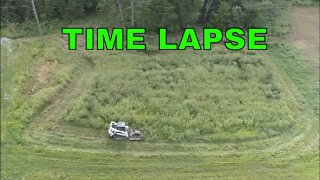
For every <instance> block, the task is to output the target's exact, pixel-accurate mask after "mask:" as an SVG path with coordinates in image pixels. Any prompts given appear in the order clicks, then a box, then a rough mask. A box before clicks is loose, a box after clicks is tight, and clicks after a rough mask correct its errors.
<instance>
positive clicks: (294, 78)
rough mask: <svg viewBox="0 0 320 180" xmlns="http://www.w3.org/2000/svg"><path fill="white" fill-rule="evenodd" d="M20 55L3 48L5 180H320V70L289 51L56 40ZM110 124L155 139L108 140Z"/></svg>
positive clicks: (32, 42) (20, 46) (19, 48)
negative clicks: (84, 44)
mask: <svg viewBox="0 0 320 180" xmlns="http://www.w3.org/2000/svg"><path fill="white" fill-rule="evenodd" d="M43 42H44V43H43ZM12 48H13V51H12V52H9V51H8V50H7V48H6V47H2V48H1V92H2V93H1V98H2V100H1V111H2V113H1V177H2V178H3V179H105V178H108V179H120V178H121V179H124V178H125V179H127V178H140V179H318V177H319V168H318V167H319V156H318V155H319V151H318V147H319V119H318V115H319V85H318V82H319V76H318V75H319V74H318V73H319V69H318V67H314V66H313V64H311V63H309V62H310V61H307V60H306V57H304V55H303V54H302V52H300V51H298V50H296V49H295V47H293V46H291V45H289V43H287V44H286V43H280V44H275V45H270V47H269V50H268V51H266V52H247V51H242V52H236V53H231V52H229V51H227V50H225V49H223V48H222V47H220V46H217V47H216V48H215V49H214V50H213V51H191V50H190V51H184V52H176V51H175V52H173V51H161V52H159V51H147V52H133V51H108V52H96V51H93V52H85V51H81V50H79V51H76V52H70V51H68V50H67V47H66V46H65V40H64V39H62V38H61V36H60V35H47V36H44V37H43V41H41V39H40V37H33V38H25V39H16V40H15V41H14V43H13V47H12ZM5 94H6V95H5ZM4 96H6V97H9V98H5V97H4ZM4 99H5V100H4ZM112 120H116V121H118V120H125V121H126V122H128V123H129V125H130V126H132V127H135V128H139V129H142V131H143V132H144V134H145V137H146V139H145V141H143V142H123V141H120V142H119V141H112V140H110V139H109V138H108V137H107V136H106V131H105V124H106V123H108V122H110V121H112Z"/></svg>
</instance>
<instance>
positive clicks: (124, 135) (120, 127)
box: [107, 121, 143, 141]
mask: <svg viewBox="0 0 320 180" xmlns="http://www.w3.org/2000/svg"><path fill="white" fill-rule="evenodd" d="M107 131H108V134H109V136H110V137H111V138H112V139H115V140H130V141H141V140H142V138H143V135H142V133H141V132H140V131H137V130H133V129H130V128H129V126H127V125H126V123H125V122H118V123H116V122H114V121H112V122H111V123H110V125H109V127H108V129H107Z"/></svg>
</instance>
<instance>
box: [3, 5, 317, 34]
mask: <svg viewBox="0 0 320 180" xmlns="http://www.w3.org/2000/svg"><path fill="white" fill-rule="evenodd" d="M291 1H292V0H284V1H279V0H181V1H180V0H179V1H170V0H34V5H35V7H36V11H37V14H38V16H39V19H40V21H41V22H48V21H51V20H74V19H79V18H84V17H87V16H92V15H93V16H96V15H101V16H106V17H113V18H112V20H113V21H115V22H116V23H117V24H118V25H120V26H124V27H132V26H137V27H146V28H148V29H150V30H155V29H157V28H158V27H167V28H168V29H169V30H170V31H179V30H181V29H183V28H185V27H188V26H191V25H194V24H200V25H204V26H215V27H219V28H222V29H226V28H228V27H230V26H237V27H243V28H245V27H252V26H266V25H268V22H269V21H271V20H272V19H273V18H274V17H276V16H277V15H278V14H277V13H278V12H280V10H281V9H283V8H284V7H287V4H288V3H289V2H291ZM314 2H317V0H314ZM33 12H34V11H33V6H32V1H31V0H1V24H2V25H6V24H8V23H10V24H13V23H22V22H27V21H34V13H33ZM114 17H116V18H114Z"/></svg>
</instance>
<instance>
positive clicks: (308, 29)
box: [291, 7, 319, 67]
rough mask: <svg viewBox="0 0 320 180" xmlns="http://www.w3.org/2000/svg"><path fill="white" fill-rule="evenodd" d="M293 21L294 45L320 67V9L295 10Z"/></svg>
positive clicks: (292, 12)
mask: <svg viewBox="0 0 320 180" xmlns="http://www.w3.org/2000/svg"><path fill="white" fill-rule="evenodd" d="M291 19H292V30H293V33H292V39H293V42H294V45H295V46H296V47H297V48H298V49H300V50H302V51H303V52H304V53H305V54H306V55H307V57H308V59H310V61H311V62H312V63H313V64H315V65H316V66H318V67H319V8H315V7H312V8H294V9H293V10H292V11H291Z"/></svg>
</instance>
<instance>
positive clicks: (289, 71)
mask: <svg viewBox="0 0 320 180" xmlns="http://www.w3.org/2000/svg"><path fill="white" fill-rule="evenodd" d="M53 38H55V37H53ZM286 48H287V50H290V51H289V54H292V53H294V54H295V55H294V56H290V60H289V58H288V60H286V59H285V58H286V57H287V54H286V52H287V51H283V49H285V50H286ZM292 49H293V48H292V47H290V46H289V47H288V46H281V50H279V47H275V48H274V49H271V51H270V54H265V55H264V56H265V59H266V63H267V66H269V67H270V68H271V69H272V71H273V72H274V74H275V77H276V78H277V80H278V81H280V82H281V83H282V88H283V91H282V93H283V94H284V95H285V97H286V99H287V102H290V103H288V106H289V108H290V109H292V110H294V111H295V118H297V124H298V127H296V129H292V131H288V132H286V133H285V134H283V135H281V136H276V137H274V138H271V139H264V140H254V141H245V142H235V143H232V142H228V143H157V142H142V143H127V142H113V141H110V140H108V139H107V138H106V135H105V131H104V130H103V129H101V130H94V129H91V128H82V127H77V126H72V125H61V124H59V123H57V120H58V118H59V116H58V115H59V114H60V113H61V111H62V110H63V109H65V108H67V107H68V106H69V105H70V104H71V103H72V102H69V101H68V99H76V98H77V97H78V96H79V95H80V94H81V93H82V90H83V89H86V88H88V87H87V86H88V85H89V84H90V83H89V82H90V77H91V76H92V72H91V70H92V69H91V68H92V67H91V64H90V62H87V60H86V59H85V58H81V57H83V54H81V53H82V52H81V53H79V55H77V54H75V56H74V57H77V56H78V57H79V59H78V60H79V62H80V63H79V64H77V63H76V64H75V65H73V64H72V65H70V66H72V67H73V66H74V70H72V73H71V74H70V80H69V81H70V82H67V83H66V85H65V86H64V87H62V88H60V89H58V90H57V92H58V93H55V91H54V92H52V97H53V98H52V99H51V100H50V101H49V102H48V103H47V104H46V105H45V106H44V108H42V110H41V111H40V112H35V116H34V117H33V119H32V121H31V124H29V125H28V128H27V129H26V130H25V131H24V134H23V138H24V139H25V141H24V142H23V143H22V145H16V144H15V143H11V142H10V141H9V142H5V143H3V142H2V146H1V150H2V157H1V162H2V167H1V170H2V171H1V176H2V177H3V178H4V179H17V178H26V179H90V178H91V179H105V178H112V179H120V178H121V179H123V178H141V179H201V178H202V179H208V178H210V179H221V178H222V179H223V178H225V179H241V178H243V179H250V178H252V179H279V178H284V179H317V178H318V175H319V169H318V166H319V161H318V158H319V157H318V143H319V129H318V125H319V124H318V123H319V122H318V118H317V116H316V112H314V111H312V110H311V109H316V103H314V102H313V101H312V100H314V99H318V97H319V96H318V94H316V93H315V92H317V91H318V90H317V89H313V88H312V87H315V83H316V82H317V78H315V75H316V74H317V71H316V69H312V68H311V69H309V67H310V66H308V64H306V61H305V60H306V59H304V58H301V56H300V53H299V52H297V51H296V50H292ZM291 51H292V52H291ZM88 56H90V54H89V55H88ZM275 59H277V60H275ZM283 59H285V60H283ZM70 60H71V59H70ZM292 61H293V62H294V63H297V64H298V65H299V66H297V65H292V66H290V64H291V62H292ZM303 64H304V65H305V66H301V65H303ZM287 65H288V66H287ZM40 66H41V65H40ZM56 66H57V67H59V68H61V67H60V66H58V65H56ZM287 67H290V68H287ZM301 68H303V69H302V70H303V72H308V73H303V74H300V75H296V74H295V73H294V72H301ZM311 77H312V78H311ZM62 82H65V81H62ZM299 82H300V83H299ZM302 82H304V83H302ZM52 84H54V82H52ZM52 84H51V85H52ZM43 86H44V87H45V86H46V84H43ZM308 89H309V90H310V91H311V92H309V91H308ZM308 92H309V93H308ZM4 127H5V126H4ZM3 131H4V130H3V129H2V131H1V135H2V136H3Z"/></svg>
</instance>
